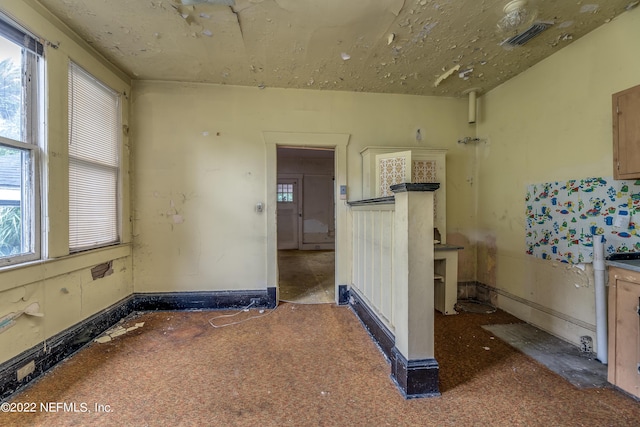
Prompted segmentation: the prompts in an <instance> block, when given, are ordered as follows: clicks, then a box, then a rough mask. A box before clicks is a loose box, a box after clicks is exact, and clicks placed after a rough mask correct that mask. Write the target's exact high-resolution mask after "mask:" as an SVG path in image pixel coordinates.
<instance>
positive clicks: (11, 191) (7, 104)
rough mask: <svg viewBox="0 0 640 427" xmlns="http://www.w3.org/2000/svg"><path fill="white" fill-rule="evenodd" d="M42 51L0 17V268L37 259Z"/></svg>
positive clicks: (15, 27)
mask: <svg viewBox="0 0 640 427" xmlns="http://www.w3.org/2000/svg"><path fill="white" fill-rule="evenodd" d="M42 52H43V47H42V44H41V43H40V42H38V41H37V39H36V38H35V37H33V36H31V35H30V34H28V33H26V32H25V31H24V30H22V29H20V28H19V27H18V26H16V25H15V24H13V23H12V22H10V21H9V20H8V19H7V18H5V17H4V16H3V15H0V266H3V265H10V264H17V263H20V262H24V261H30V260H34V259H38V258H39V257H40V200H39V196H40V192H39V176H40V164H39V161H38V159H39V158H40V152H39V150H40V144H39V132H38V128H39V126H38V123H39V120H38V116H39V113H40V110H41V106H42V105H43V102H42V101H41V98H40V97H39V96H40V95H39V94H40V90H39V89H40V81H41V80H40V77H39V75H40V72H39V71H40V67H41V66H42V61H41V56H42Z"/></svg>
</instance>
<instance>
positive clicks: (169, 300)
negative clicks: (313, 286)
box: [134, 287, 276, 311]
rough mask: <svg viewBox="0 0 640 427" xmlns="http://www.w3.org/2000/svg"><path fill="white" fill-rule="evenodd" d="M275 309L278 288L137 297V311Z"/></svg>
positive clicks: (172, 293)
mask: <svg viewBox="0 0 640 427" xmlns="http://www.w3.org/2000/svg"><path fill="white" fill-rule="evenodd" d="M254 300H255V302H254V304H253V305H252V306H251V307H252V308H254V307H255V308H275V306H276V288H275V287H272V288H267V289H266V290H264V291H263V290H260V291H214V292H209V291H201V292H159V293H137V294H134V301H135V303H134V310H135V311H178V310H223V309H229V308H244V307H247V306H248V305H249V304H251V302H252V301H254Z"/></svg>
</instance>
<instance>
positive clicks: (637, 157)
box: [613, 85, 640, 179]
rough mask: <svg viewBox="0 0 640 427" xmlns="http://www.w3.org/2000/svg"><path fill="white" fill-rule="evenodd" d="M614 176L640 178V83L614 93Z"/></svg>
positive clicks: (616, 177)
mask: <svg viewBox="0 0 640 427" xmlns="http://www.w3.org/2000/svg"><path fill="white" fill-rule="evenodd" d="M613 177H614V178H615V179H632V178H640V85H639V86H635V87H632V88H631V89H627V90H624V91H622V92H618V93H616V94H614V95H613Z"/></svg>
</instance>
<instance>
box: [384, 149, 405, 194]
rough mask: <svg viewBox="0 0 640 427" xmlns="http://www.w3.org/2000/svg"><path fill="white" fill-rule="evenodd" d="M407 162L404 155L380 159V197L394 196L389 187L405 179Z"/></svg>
mask: <svg viewBox="0 0 640 427" xmlns="http://www.w3.org/2000/svg"><path fill="white" fill-rule="evenodd" d="M406 163H407V161H406V159H405V158H404V157H392V158H389V159H380V197H386V196H392V195H393V192H392V191H391V190H390V189H389V187H391V186H392V185H395V184H401V183H403V182H404V181H405V179H404V177H405V173H406Z"/></svg>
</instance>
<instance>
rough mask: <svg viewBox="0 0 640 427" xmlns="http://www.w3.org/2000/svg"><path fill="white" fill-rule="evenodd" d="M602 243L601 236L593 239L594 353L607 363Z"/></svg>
mask: <svg viewBox="0 0 640 427" xmlns="http://www.w3.org/2000/svg"><path fill="white" fill-rule="evenodd" d="M605 273H606V268H605V265H604V244H603V242H602V236H594V239H593V274H594V278H595V297H596V341H597V343H596V344H597V350H596V355H597V357H598V360H599V361H600V362H601V363H603V364H605V365H606V364H607V363H608V358H609V356H608V347H607V293H606V292H607V291H606V288H605Z"/></svg>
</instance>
